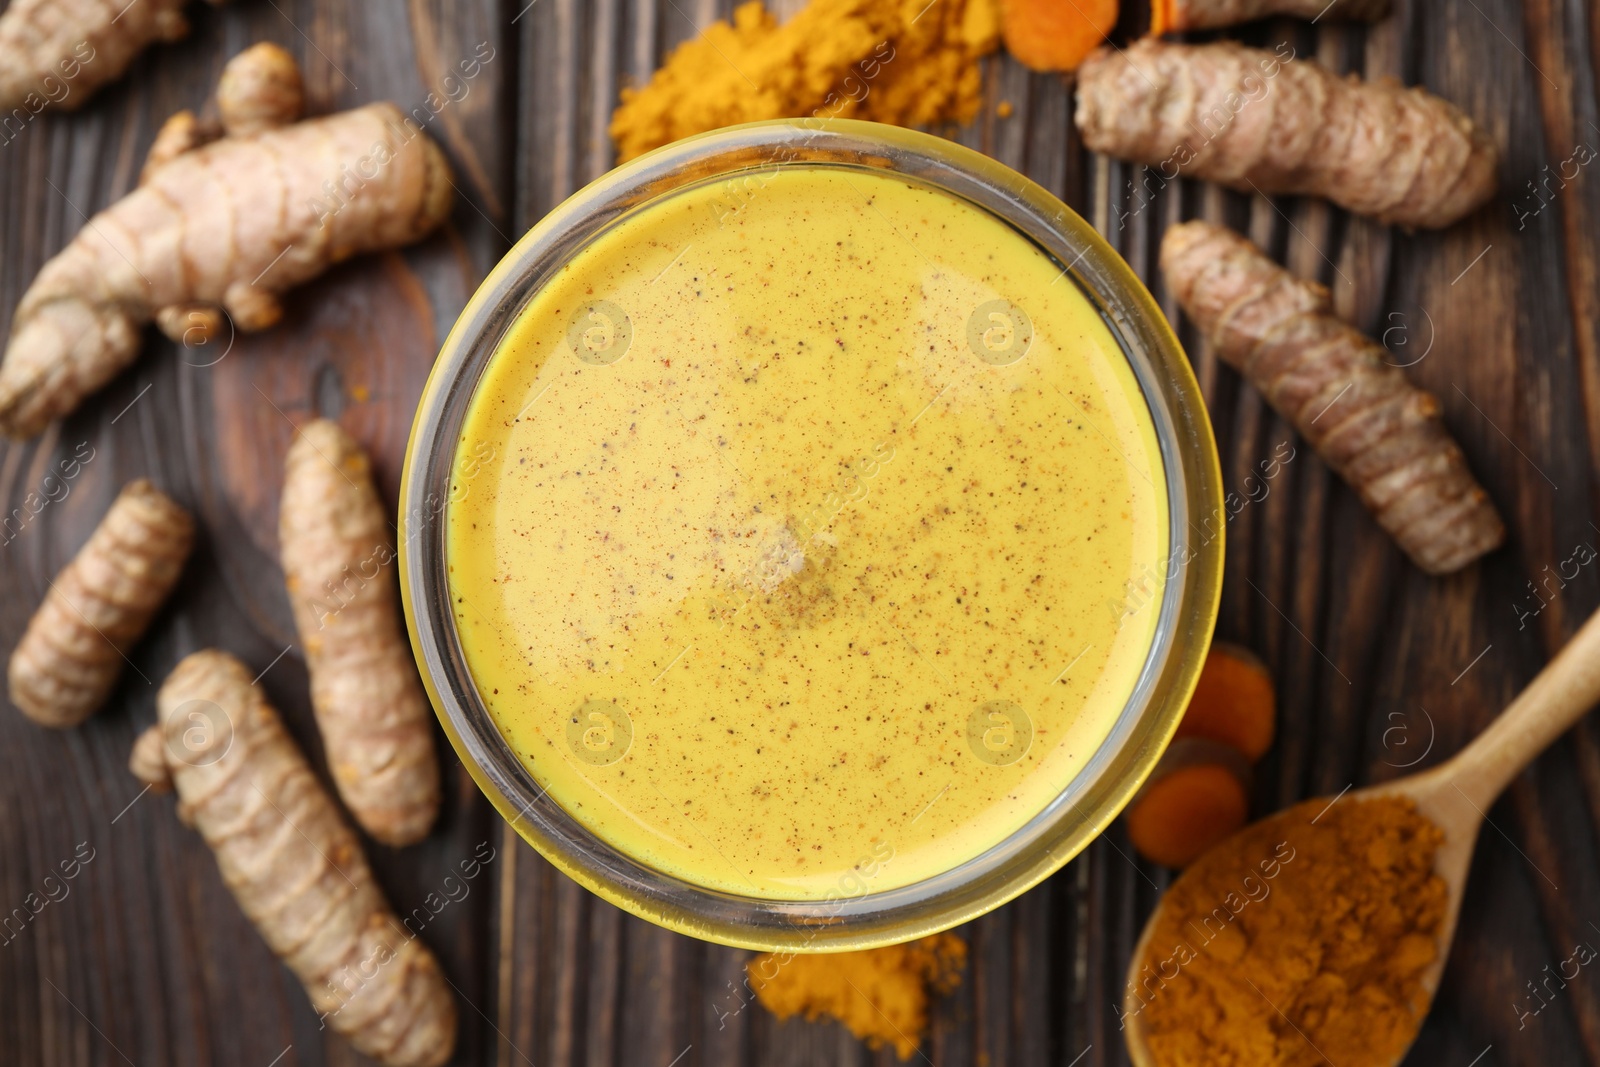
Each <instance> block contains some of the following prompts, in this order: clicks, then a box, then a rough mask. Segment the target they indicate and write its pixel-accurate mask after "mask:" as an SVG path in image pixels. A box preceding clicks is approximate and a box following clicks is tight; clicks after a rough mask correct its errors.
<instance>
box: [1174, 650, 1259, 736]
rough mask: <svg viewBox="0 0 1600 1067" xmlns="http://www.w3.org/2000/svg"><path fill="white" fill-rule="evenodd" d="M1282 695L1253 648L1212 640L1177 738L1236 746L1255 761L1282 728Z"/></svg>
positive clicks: (1179, 726)
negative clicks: (1279, 702)
mask: <svg viewBox="0 0 1600 1067" xmlns="http://www.w3.org/2000/svg"><path fill="white" fill-rule="evenodd" d="M1277 719H1278V708H1277V696H1276V694H1275V693H1274V691H1273V686H1272V675H1271V674H1269V673H1268V672H1267V665H1266V664H1265V663H1262V662H1261V660H1260V659H1258V658H1257V657H1256V654H1255V653H1254V652H1251V651H1250V650H1249V649H1247V648H1241V647H1240V646H1238V645H1230V644H1228V643H1227V642H1225V641H1217V642H1215V643H1213V644H1212V646H1211V651H1210V652H1209V653H1208V654H1207V655H1206V662H1205V666H1204V667H1202V668H1201V669H1200V680H1199V682H1198V683H1197V684H1196V685H1195V689H1194V695H1193V696H1191V697H1190V698H1189V706H1188V707H1187V708H1185V709H1184V712H1183V721H1182V722H1180V723H1179V724H1178V732H1177V734H1176V735H1174V736H1176V737H1179V738H1183V737H1202V738H1205V739H1207V740H1209V741H1217V742H1220V743H1222V744H1225V745H1231V746H1232V747H1234V748H1236V749H1238V750H1239V752H1240V753H1241V754H1242V755H1243V756H1244V757H1245V758H1246V759H1248V760H1250V761H1252V762H1254V761H1255V760H1258V759H1260V758H1261V757H1262V756H1265V755H1266V754H1267V749H1269V748H1271V747H1272V738H1273V735H1274V734H1275V733H1276V732H1277Z"/></svg>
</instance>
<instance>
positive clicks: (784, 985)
mask: <svg viewBox="0 0 1600 1067" xmlns="http://www.w3.org/2000/svg"><path fill="white" fill-rule="evenodd" d="M966 962H967V943H966V942H965V941H963V940H962V939H961V938H960V937H958V936H957V935H955V934H934V935H933V936H932V937H924V938H922V939H920V940H918V941H912V942H911V943H909V944H905V945H890V946H888V947H887V948H877V949H870V950H868V951H865V952H835V953H829V954H826V955H807V956H802V955H778V954H774V953H770V952H769V953H766V954H765V955H761V956H757V957H756V958H755V959H753V960H751V961H750V963H749V965H748V966H747V967H746V968H745V970H746V973H747V974H748V975H749V979H750V986H751V988H752V989H754V990H755V994H756V997H757V998H759V999H760V1001H761V1003H762V1004H763V1005H764V1006H765V1007H766V1009H767V1010H768V1011H770V1012H772V1014H774V1015H776V1016H777V1017H778V1018H779V1019H787V1018H788V1017H789V1016H791V1015H796V1014H801V1013H803V1014H804V1015H805V1017H806V1018H807V1019H816V1018H818V1017H820V1016H823V1015H826V1016H829V1017H831V1018H834V1019H838V1020H839V1021H840V1022H841V1023H843V1024H844V1025H845V1026H846V1027H847V1028H848V1029H849V1030H850V1032H851V1033H852V1034H855V1035H856V1036H857V1037H859V1038H860V1039H861V1040H863V1041H865V1042H866V1043H867V1045H868V1046H869V1047H871V1048H874V1049H876V1048H882V1047H883V1046H884V1045H893V1046H894V1050H895V1052H896V1054H898V1055H899V1057H900V1058H901V1059H902V1060H907V1059H910V1058H911V1056H912V1054H913V1053H915V1052H916V1051H917V1044H918V1043H919V1042H920V1041H921V1039H922V1035H923V1033H924V1032H926V1030H927V1028H928V1001H929V997H930V994H944V993H948V992H950V991H951V990H953V989H954V988H955V987H956V986H957V985H958V984H960V981H961V968H962V967H964V966H965V965H966Z"/></svg>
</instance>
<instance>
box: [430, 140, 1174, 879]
mask: <svg viewBox="0 0 1600 1067" xmlns="http://www.w3.org/2000/svg"><path fill="white" fill-rule="evenodd" d="M455 473H456V481H455V483H454V485H453V486H452V494H451V501H452V502H451V504H450V506H449V510H448V518H447V521H448V554H449V561H450V589H451V599H452V601H453V602H454V605H455V610H456V614H457V620H458V625H459V628H460V634H461V641H462V645H463V648H464V649H465V653H466V657H467V661H468V663H469V665H470V667H471V670H472V674H473V677H474V679H475V680H476V682H477V685H478V687H479V689H480V690H481V692H482V695H483V698H484V700H485V701H486V703H487V705H488V707H489V710H490V712H491V713H492V715H493V716H494V719H495V721H496V722H497V723H498V724H499V726H500V729H501V730H502V731H503V732H504V734H505V736H506V737H507V738H508V739H509V741H510V742H511V744H512V745H514V746H515V748H516V751H517V752H518V753H519V754H520V755H521V757H522V758H523V760H524V761H525V762H526V763H527V765H528V767H529V768H530V770H531V772H532V774H533V776H534V777H535V778H536V779H537V780H538V782H539V783H540V784H541V785H542V786H544V787H545V788H547V789H548V790H549V792H550V794H551V796H552V797H553V798H554V799H555V800H556V801H558V802H559V803H560V804H561V805H562V807H564V808H565V809H566V810H567V811H568V812H570V813H572V814H573V815H574V816H575V817H576V818H578V819H579V820H581V821H582V822H583V823H584V824H585V825H587V826H588V827H590V828H591V829H592V830H593V831H594V832H595V833H596V834H598V835H599V836H600V837H602V838H603V839H605V840H606V841H608V842H610V843H611V844H612V845H614V846H615V847H617V848H618V849H620V850H622V851H623V852H625V853H628V854H629V855H632V856H634V857H635V858H637V859H638V860H640V861H642V862H644V863H646V864H649V865H651V866H653V867H655V868H657V869H659V870H661V871H665V872H667V873H670V874H673V875H677V876H679V877H681V878H684V879H686V880H688V881H690V882H694V883H696V884H699V885H702V886H708V887H713V888H716V889H721V890H725V891H728V892H732V893H738V894H745V895H754V896H761V897H767V898H778V899H791V900H806V899H818V898H822V897H825V896H827V895H828V894H829V893H830V892H833V893H844V894H847V895H853V894H855V893H859V892H862V891H872V892H876V891H881V890H886V889H891V888H894V887H897V886H903V885H907V884H909V883H912V882H916V881H919V880H921V879H924V878H927V877H929V876H931V875H934V874H937V873H940V872H942V871H946V870H949V869H950V868H952V867H954V866H955V865H957V864H959V863H961V862H963V861H965V860H969V859H971V858H973V857H975V856H977V855H979V854H980V853H982V852H983V851H984V850H986V849H988V848H990V847H991V846H993V845H995V844H997V843H999V842H1000V841H1002V840H1003V839H1004V838H1006V837H1007V836H1008V835H1009V834H1011V833H1012V832H1014V831H1015V830H1017V829H1018V828H1019V827H1020V826H1022V825H1023V824H1024V823H1026V822H1027V821H1028V820H1029V819H1030V818H1032V817H1033V816H1034V815H1036V814H1038V813H1039V811H1040V810H1041V809H1042V808H1044V807H1045V806H1046V805H1047V804H1048V803H1049V802H1050V801H1051V799H1052V798H1054V797H1055V796H1056V795H1057V794H1058V793H1060V792H1061V790H1062V789H1063V788H1064V787H1065V786H1066V785H1067V784H1068V783H1069V782H1070V781H1071V780H1072V778H1073V776H1074V775H1075V774H1077V772H1078V771H1079V770H1080V769H1082V767H1083V766H1084V764H1085V762H1086V761H1087V760H1088V759H1089V758H1090V757H1091V756H1093V754H1094V752H1095V750H1096V748H1097V747H1098V746H1099V745H1100V744H1101V742H1102V741H1103V740H1104V738H1105V736H1106V734H1107V732H1108V731H1109V729H1110V727H1111V725H1112V723H1113V721H1114V720H1115V718H1116V716H1117V714H1118V713H1119V712H1120V711H1121V709H1122V707H1123V705H1124V702H1125V701H1126V699H1127V697H1128V695H1129V694H1130V692H1131V691H1132V689H1133V687H1134V682H1135V679H1136V677H1137V676H1138V674H1139V671H1140V669H1141V667H1142V666H1143V663H1144V659H1145V656H1146V653H1147V651H1148V649H1149V646H1150V643H1151V641H1152V638H1153V634H1154V630H1155V624H1156V616H1157V614H1158V612H1159V609H1160V603H1159V601H1160V594H1159V593H1158V592H1155V591H1154V590H1153V589H1152V585H1151V582H1150V576H1151V575H1154V574H1157V573H1159V572H1160V570H1161V562H1160V561H1162V560H1164V558H1165V555H1166V548H1167V532H1166V527H1167V504H1166V498H1165V495H1164V490H1163V489H1162V488H1161V487H1162V486H1163V485H1164V473H1163V468H1162V464H1161V459H1160V455H1159V452H1158V448H1157V444H1156V439H1155V434H1154V430H1153V427H1152V423H1151V419H1150V415H1149V412H1148V410H1147V408H1146V406H1145V403H1144V400H1143V398H1142V395H1141V393H1140V391H1139V388H1138V386H1137V384H1136V381H1135V378H1134V376H1133V373H1132V371H1131V369H1130V368H1129V366H1128V364H1127V362H1126V360H1125V358H1124V356H1123V354H1122V353H1121V351H1120V350H1119V349H1118V347H1117V345H1116V343H1115V341H1114V340H1113V339H1112V336H1111V334H1110V333H1109V332H1108V331H1107V329H1106V328H1105V326H1104V325H1103V324H1102V322H1101V320H1100V319H1099V317H1098V316H1097V315H1096V313H1095V311H1094V309H1093V308H1092V306H1091V305H1090V304H1089V302H1088V301H1087V300H1086V299H1085V298H1084V296H1083V295H1082V294H1081V293H1080V292H1079V291H1078V290H1077V289H1076V288H1075V286H1074V284H1073V283H1072V282H1071V281H1070V280H1069V279H1066V278H1063V277H1062V271H1061V268H1060V266H1059V265H1057V264H1056V263H1054V262H1053V261H1051V260H1050V259H1049V258H1048V257H1046V256H1045V255H1044V254H1042V253H1041V252H1039V251H1038V250H1037V249H1036V248H1035V247H1034V246H1033V245H1032V244H1031V243H1029V242H1028V241H1027V240H1025V239H1024V238H1023V237H1021V236H1019V235H1018V234H1017V233H1016V232H1015V231H1013V230H1011V229H1010V228H1009V227H1008V226H1006V225H1005V224H1004V223H1002V222H1000V221H998V220H997V219H995V218H994V217H993V216H991V215H989V214H987V213H986V212H983V211H981V210H979V209H977V208H974V207H972V206H970V205H967V204H965V203H963V202H961V201H958V200H956V199H954V198H952V197H950V196H948V195H946V194H944V193H941V192H937V191H934V190H929V189H926V188H922V187H916V186H910V185H907V184H906V183H905V182H904V181H901V180H896V179H893V178H890V177H887V176H884V175H881V174H879V173H874V172H867V171H861V170H845V169H839V168H826V167H809V166H806V167H789V168H785V169H782V170H781V171H778V172H777V173H776V174H774V175H768V176H765V177H763V178H760V179H752V180H749V181H744V182H741V183H739V184H738V185H737V186H736V187H734V186H729V185H728V184H726V183H724V184H722V185H716V186H708V187H701V188H698V189H694V190H690V191H687V192H682V193H678V194H675V195H673V196H671V197H670V198H668V199H666V200H664V201H662V202H660V203H657V204H654V205H652V206H650V207H648V208H647V209H645V210H643V211H642V212H640V213H639V214H637V215H636V216H634V217H631V218H629V219H627V220H626V221H624V222H623V223H621V224H620V225H618V226H616V227H615V228H613V229H612V230H611V231H610V232H609V233H608V234H606V235H605V236H604V237H602V238H601V239H599V240H598V241H596V242H595V243H594V244H593V245H592V246H590V247H589V248H587V249H586V250H585V251H583V252H582V253H581V254H579V255H578V256H577V257H575V259H574V260H573V261H572V263H571V264H570V265H569V266H567V267H566V268H565V269H564V270H563V271H562V272H561V273H560V275H559V276H558V277H557V278H555V279H554V280H553V281H552V282H551V283H550V284H549V285H548V286H547V287H546V288H545V289H543V290H542V291H541V292H539V293H538V294H537V295H536V296H535V297H534V298H533V300H532V301H531V302H530V304H529V305H528V307H527V309H526V310H525V311H524V312H523V314H522V315H521V317H520V319H519V320H518V321H517V323H516V324H515V325H514V327H513V328H512V329H511V331H510V333H509V335H508V337H507V339H506V341H505V343H504V345H503V347H502V349H501V350H500V351H499V352H498V353H497V354H496V355H495V357H494V359H493V360H492V361H491V363H490V366H489V368H488V370H487V372H486V374H485V376H484V379H483V381H482V383H481V384H480V385H479V387H478V390H477V393H476V395H475V397H474V399H473V401H472V404H471V408H470V411H469V413H468V416H467V419H466V423H465V425H464V427H463V434H462V439H461V442H460V446H459V454H458V462H457V465H456V468H455ZM1130 583H1132V584H1131V585H1130Z"/></svg>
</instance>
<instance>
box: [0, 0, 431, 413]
mask: <svg viewBox="0 0 1600 1067" xmlns="http://www.w3.org/2000/svg"><path fill="white" fill-rule="evenodd" d="M146 7H147V5H146V4H133V5H131V10H132V11H140V10H143V9H145V8H146ZM285 58H286V56H284V55H283V54H282V53H281V50H279V51H275V52H262V51H260V50H256V49H252V50H250V51H248V52H245V53H243V54H241V55H240V56H237V57H235V59H234V60H233V61H232V62H230V63H229V67H228V70H227V71H225V72H224V74H223V83H224V85H225V86H228V87H229V89H228V92H227V94H225V96H224V98H223V103H224V104H226V107H225V108H224V110H223V112H222V115H223V120H224V124H225V130H226V132H227V136H224V137H223V138H222V139H221V140H217V141H214V142H213V143H210V144H202V143H201V141H202V140H203V137H201V136H199V135H198V134H199V133H201V132H203V131H198V130H196V129H194V128H193V127H192V126H190V125H189V123H188V122H187V121H180V123H179V124H178V125H177V126H175V127H173V128H172V129H170V130H163V137H162V138H161V139H160V140H159V141H158V143H157V146H156V147H157V148H158V149H159V153H160V154H159V156H158V160H157V163H156V165H155V166H154V167H153V168H152V169H150V170H149V171H148V172H147V174H146V176H145V178H144V180H143V182H142V184H141V185H140V186H139V188H137V189H135V190H134V191H133V192H131V193H129V194H128V195H127V196H125V197H123V198H122V199H121V200H118V201H117V202H116V203H115V204H112V205H111V206H110V207H109V208H107V209H106V210H104V211H102V212H100V213H99V214H98V215H96V216H95V217H94V218H93V219H91V220H90V221H89V223H88V224H87V225H86V226H85V227H84V228H83V230H82V231H80V232H79V234H78V235H77V236H76V237H75V238H73V240H72V242H71V243H70V244H68V245H67V247H66V248H65V249H63V250H62V251H61V252H60V253H59V254H58V255H56V256H55V257H54V258H53V259H51V260H50V261H49V262H48V263H46V264H45V265H44V267H43V269H41V270H40V271H39V275H38V277H37V278H35V279H34V281H33V284H32V285H30V286H29V287H28V290H27V292H25V293H24V294H23V295H22V300H21V302H20V303H19V304H18V305H17V310H16V313H15V314H14V315H13V316H12V319H11V337H10V340H9V342H8V343H7V345H6V351H5V358H4V361H3V362H0V431H3V432H5V433H7V434H9V435H11V436H12V437H19V438H25V437H32V436H33V435H35V434H37V433H38V432H39V431H40V430H42V429H43V428H44V427H45V425H46V424H47V423H49V422H50V420H51V419H54V418H57V417H59V416H61V415H64V414H66V413H67V412H69V411H71V410H72V409H73V408H75V407H77V406H78V404H79V403H80V402H81V401H82V400H83V398H84V397H86V396H88V395H89V394H90V393H92V392H94V391H95V390H97V389H99V388H100V387H101V386H103V385H104V384H105V383H106V382H108V381H110V380H111V379H112V378H114V377H115V376H116V375H117V373H118V372H119V371H121V370H122V368H124V367H126V366H127V365H128V364H129V363H130V362H132V361H133V359H134V357H135V356H137V355H138V352H139V345H140V342H141V337H140V334H141V328H142V327H143V326H144V324H145V323H148V322H151V321H156V322H158V324H159V325H161V326H162V328H163V329H164V330H165V331H166V332H167V333H168V335H169V336H171V337H172V338H173V339H174V340H179V341H181V340H183V339H184V333H185V332H186V331H187V329H188V323H189V322H191V321H192V320H191V319H190V317H189V315H188V314H186V312H188V311H190V310H193V309H195V308H197V307H203V308H207V309H210V310H211V311H213V312H214V313H215V314H214V316H213V317H212V321H213V322H214V323H220V322H221V313H222V311H223V310H226V312H227V314H228V315H229V316H230V317H231V318H232V320H233V322H234V325H236V326H237V327H238V328H239V329H240V330H244V331H251V330H262V329H266V328H267V327H268V326H271V325H272V324H273V323H275V322H277V321H278V319H279V317H280V316H281V314H282V305H281V304H280V302H279V297H280V295H281V294H282V293H284V292H285V291H287V290H288V289H290V288H292V287H294V286H296V285H299V284H301V283H303V282H306V281H309V280H310V279H312V278H314V277H316V276H317V275H319V274H321V273H322V272H323V271H325V270H327V269H328V268H329V267H331V266H332V265H333V264H335V263H338V262H340V261H341V260H344V259H347V258H349V257H350V256H353V255H356V254H358V253H362V252H371V251H377V250H381V249H387V248H397V247H400V246H401V245H406V244H410V243H411V242H412V241H415V240H418V239H419V238H421V237H422V236H424V235H425V234H427V233H429V232H430V231H432V230H433V229H434V228H435V227H437V226H438V225H439V224H440V223H441V222H443V221H444V219H445V216H446V215H447V214H448V213H449V209H450V195H451V182H450V168H449V165H448V164H447V163H446V162H445V159H444V155H443V153H442V152H440V150H439V147H438V146H437V145H435V144H434V143H433V141H431V140H430V139H429V138H428V136H427V135H426V134H425V133H423V132H422V130H421V129H420V128H419V127H418V126H417V125H416V123H414V122H411V121H410V120H409V119H407V118H406V116H405V115H404V114H402V112H401V111H400V109H399V108H397V107H395V106H394V105H393V104H388V103H380V104H369V105H367V106H366V107H361V108H356V109H355V110H353V111H345V112H341V113H339V114H336V115H329V116H326V117H324V118H317V119H307V120H305V121H304V122H290V121H289V119H290V118H291V117H292V116H291V115H290V113H289V112H288V111H286V110H285V108H286V105H287V104H289V103H290V102H293V101H294V100H296V99H297V97H296V96H295V95H294V92H293V89H294V87H293V86H291V85H290V84H289V83H290V81H291V79H289V78H288V73H287V72H286V71H284V70H283V69H282V61H283V60H284V59H285ZM237 64H242V65H243V66H245V67H246V68H247V70H248V68H264V67H266V66H267V65H269V64H270V65H272V66H273V68H274V69H273V70H272V71H265V70H263V71H261V74H262V76H254V75H252V76H251V77H243V76H235V75H239V74H240V72H239V71H238V69H237V67H236V65H237ZM251 92H257V93H260V94H262V99H261V100H260V101H259V106H249V104H250V93H251ZM272 122H277V123H279V125H277V126H271V125H270V123H272ZM186 127H187V128H186ZM246 129H248V130H252V131H255V132H250V133H245V132H241V131H243V130H246ZM186 145H197V147H192V148H190V149H189V150H187V151H181V149H183V148H184V147H185V146H186ZM162 159H164V160H165V162H164V163H163V162H160V160H162ZM167 309H176V311H177V312H184V313H169V314H162V312H163V311H164V310H167ZM192 339H193V338H191V340H192Z"/></svg>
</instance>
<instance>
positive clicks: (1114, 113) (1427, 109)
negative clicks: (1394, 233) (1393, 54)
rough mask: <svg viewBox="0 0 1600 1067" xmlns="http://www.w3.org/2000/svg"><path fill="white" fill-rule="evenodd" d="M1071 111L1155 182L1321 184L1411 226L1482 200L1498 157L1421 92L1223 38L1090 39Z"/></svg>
mask: <svg viewBox="0 0 1600 1067" xmlns="http://www.w3.org/2000/svg"><path fill="white" fill-rule="evenodd" d="M1076 121H1077V124H1078V131H1079V133H1081V134H1082V135H1083V142H1084V144H1085V145H1087V146H1088V147H1089V148H1090V149H1092V150H1093V151H1096V152H1103V153H1105V154H1106V155H1110V156H1115V157H1117V158H1118V159H1126V160H1131V161H1132V162H1135V163H1143V164H1145V165H1146V166H1149V167H1154V168H1156V169H1157V170H1158V172H1159V174H1160V177H1161V178H1162V179H1163V180H1171V179H1172V178H1175V177H1177V176H1179V175H1180V174H1182V175H1185V176H1191V177H1196V178H1202V179H1205V180H1207V181H1214V182H1217V183H1218V184H1221V185H1226V186H1228V187H1230V188H1234V189H1239V190H1241V191H1243V192H1246V193H1249V192H1257V193H1266V194H1271V193H1303V194H1308V195H1311V196H1321V197H1326V198H1327V199H1329V200H1332V201H1333V202H1334V203H1336V204H1339V205H1341V206H1342V207H1345V208H1348V209H1349V210H1351V211H1354V212H1356V213H1357V214H1361V215H1370V216H1372V217H1374V218H1376V219H1378V220H1379V221H1381V222H1389V223H1395V224H1397V225H1400V226H1408V227H1428V228H1436V227H1440V226H1447V225H1449V224H1450V223H1452V222H1454V221H1455V220H1457V219H1459V218H1462V217H1463V216H1465V215H1467V214H1468V213H1469V212H1471V211H1473V210H1474V209H1476V208H1477V207H1479V206H1480V205H1482V204H1483V203H1484V202H1485V201H1487V200H1488V199H1489V197H1490V196H1491V195H1492V194H1493V193H1494V188H1495V170H1496V167H1497V166H1498V161H1499V150H1498V149H1497V148H1496V147H1495V144H1494V142H1493V141H1491V140H1490V139H1489V136H1488V134H1486V133H1485V132H1484V131H1483V130H1482V129H1481V128H1480V127H1478V126H1477V125H1476V124H1475V123H1474V122H1473V121H1472V120H1471V119H1470V118H1468V117H1467V116H1466V115H1465V114H1463V113H1462V112H1461V110H1460V109H1458V108H1456V107H1455V106H1453V105H1451V104H1449V103H1447V102H1445V101H1444V100H1441V99H1440V98H1439V97H1437V96H1434V95H1433V94H1432V93H1430V92H1427V91H1426V90H1423V89H1416V88H1406V87H1404V86H1402V85H1399V84H1398V83H1395V82H1392V81H1375V82H1362V81H1358V80H1356V79H1354V78H1348V79H1347V78H1342V77H1340V76H1339V75H1337V74H1335V73H1334V72H1333V71H1331V70H1329V69H1328V68H1327V67H1324V66H1322V65H1321V64H1319V63H1317V62H1315V61H1313V60H1300V59H1285V58H1284V57H1283V56H1281V55H1279V54H1278V53H1275V52H1268V51H1264V50H1262V49H1258V48H1246V47H1244V46H1243V45H1239V44H1234V43H1233V42H1231V41H1219V42H1217V43H1215V44H1203V45H1187V44H1174V43H1170V42H1167V41H1160V40H1157V39H1155V38H1153V37H1146V38H1144V39H1142V40H1140V41H1137V42H1135V43H1134V44H1132V45H1130V46H1129V47H1127V48H1125V49H1114V48H1102V49H1100V50H1098V51H1096V52H1095V53H1094V55H1092V56H1090V57H1089V58H1088V59H1087V60H1085V61H1084V63H1083V67H1082V69H1081V70H1080V71H1079V72H1078V108H1077V113H1076Z"/></svg>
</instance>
